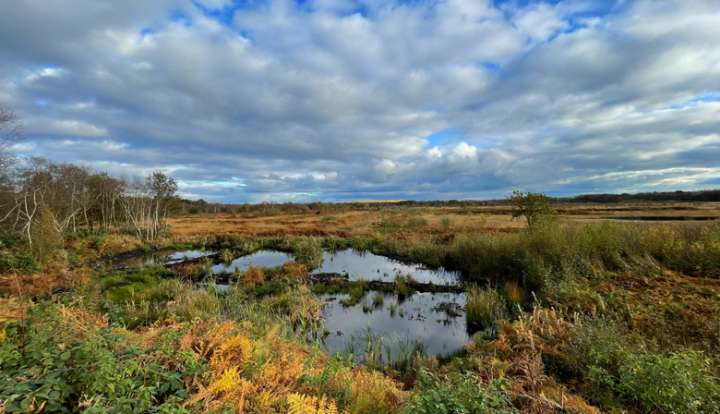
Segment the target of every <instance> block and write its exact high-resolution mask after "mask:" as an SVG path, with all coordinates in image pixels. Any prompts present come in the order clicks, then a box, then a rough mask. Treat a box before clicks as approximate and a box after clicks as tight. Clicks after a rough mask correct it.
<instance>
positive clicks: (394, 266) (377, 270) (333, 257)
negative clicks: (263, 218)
mask: <svg viewBox="0 0 720 414" xmlns="http://www.w3.org/2000/svg"><path fill="white" fill-rule="evenodd" d="M313 273H343V274H347V275H348V276H349V277H350V280H360V279H363V280H381V281H386V282H392V281H394V280H395V275H397V274H398V273H401V274H402V275H404V276H406V275H410V276H412V277H413V279H415V280H417V281H418V282H423V283H430V282H432V283H435V284H438V285H439V284H445V285H447V284H456V283H458V280H459V274H458V273H456V272H450V271H447V270H445V269H442V268H440V269H437V270H433V269H428V268H426V267H423V266H422V265H408V264H405V263H401V262H398V261H397V260H393V259H390V258H387V257H384V256H378V255H375V254H372V253H370V252H358V251H357V250H354V249H347V250H340V251H337V252H335V253H328V252H325V253H323V262H322V265H321V266H320V267H319V268H318V269H316V270H315V271H314V272H313Z"/></svg>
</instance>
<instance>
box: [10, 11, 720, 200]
mask: <svg viewBox="0 0 720 414" xmlns="http://www.w3.org/2000/svg"><path fill="white" fill-rule="evenodd" d="M714 3H715V2H714V1H712V0H707V1H701V0H700V1H694V2H686V1H680V0H673V1H664V2H656V1H650V0H638V1H634V2H622V1H618V2H600V1H597V2H592V1H579V2H555V1H553V2H542V1H533V2H520V1H517V2H516V1H503V2H500V1H497V2H491V1H489V0H488V1H467V0H448V1H443V2H431V1H413V2H408V1H400V0H397V1H391V2H388V1H378V0H357V1H351V0H311V1H304V2H296V1H291V0H261V1H253V2H233V1H225V0H200V1H195V2H192V1H189V0H153V1H147V2H133V1H131V2H123V3H118V2H112V1H90V0H71V1H62V2H61V1H59V0H48V1H39V0H28V1H23V2H18V4H16V5H14V6H13V7H12V8H8V10H6V11H4V13H3V14H2V15H0V45H1V46H2V47H0V100H1V101H2V102H3V103H4V104H6V105H10V106H12V107H13V109H15V110H16V112H18V114H19V115H20V116H21V117H22V119H23V123H24V130H25V133H26V138H27V141H26V142H25V143H23V144H22V145H19V146H16V148H15V151H16V152H19V153H21V154H24V155H40V156H47V157H50V158H53V159H58V160H63V161H73V162H79V163H84V164H87V165H90V166H93V167H94V168H98V169H103V170H107V171H110V172H112V173H116V174H128V175H133V174H143V173H145V172H146V171H152V170H153V169H156V168H160V169H165V170H167V171H172V173H173V174H174V175H176V176H177V177H178V179H179V182H180V187H181V191H183V194H187V195H192V196H194V197H204V198H208V199H212V200H226V201H264V200H273V199H277V200H281V199H282V200H312V199H339V200H345V199H352V198H359V199H368V198H392V199H397V198H418V199H430V198H469V197H497V196H502V195H504V194H507V193H508V192H509V191H510V190H511V189H513V188H524V189H533V190H539V191H548V192H551V193H556V194H568V193H577V192H587V191H613V190H615V189H627V188H632V189H637V190H654V189H658V190H659V189H675V188H688V189H690V188H701V187H703V186H711V185H714V184H713V183H715V182H716V179H715V178H714V177H715V176H713V175H712V174H715V173H714V172H707V169H712V168H715V165H716V163H717V161H716V160H717V159H720V132H718V131H720V117H718V115H719V114H720V99H718V98H717V96H720V90H718V88H719V87H718V86H717V85H720V45H718V43H717V42H716V41H715V39H717V38H718V36H720V11H719V10H718V9H717V7H716V4H714ZM450 130H451V131H454V132H453V133H452V134H443V133H441V132H442V131H450ZM428 137H432V139H429V138H428ZM646 171H655V172H657V173H653V174H644V173H643V172H646Z"/></svg>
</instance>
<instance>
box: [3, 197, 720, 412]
mask: <svg viewBox="0 0 720 414" xmlns="http://www.w3.org/2000/svg"><path fill="white" fill-rule="evenodd" d="M675 207H677V206H675ZM503 208H504V207H502V206H487V207H473V208H466V209H451V208H422V209H418V208H410V207H408V208H405V207H402V208H401V207H398V208H387V209H386V210H383V211H382V212H379V211H370V210H368V211H338V212H335V211H333V213H332V220H325V219H323V217H328V216H327V215H323V214H324V213H321V214H315V213H314V212H311V213H308V214H306V215H283V214H279V215H274V216H272V217H263V216H260V215H258V216H254V217H244V216H242V217H228V218H227V220H228V221H224V222H223V221H221V220H220V217H219V216H213V217H204V218H190V219H188V220H189V221H188V222H187V223H184V224H182V223H178V222H177V221H175V223H177V225H178V226H180V224H182V226H185V227H182V226H181V227H180V230H179V231H177V229H176V228H175V227H176V224H173V230H172V231H175V234H176V236H178V235H179V234H193V235H194V236H193V237H192V238H191V237H186V238H184V237H176V238H172V239H170V238H167V239H161V240H159V241H158V242H156V243H155V244H154V245H147V244H144V245H143V244H138V243H139V242H137V241H132V240H129V239H128V237H129V236H127V235H115V234H94V233H93V234H91V233H88V234H87V235H79V236H78V237H77V238H75V239H72V240H67V241H66V242H65V246H66V251H67V255H66V257H67V261H65V259H62V260H60V259H58V261H55V262H52V263H49V264H50V265H51V266H54V267H55V268H57V271H52V272H49V271H45V270H46V269H42V268H41V266H39V265H37V261H36V262H35V263H33V260H34V259H33V258H32V255H31V254H30V253H29V251H28V250H27V249H25V248H24V247H23V245H22V242H21V241H18V240H13V239H12V238H8V237H5V236H2V237H3V238H2V243H4V244H3V247H2V248H0V266H5V267H4V268H2V269H0V270H3V269H4V270H3V271H4V272H5V273H7V272H11V273H9V274H7V275H4V276H0V286H2V287H4V286H15V285H20V286H21V287H23V288H24V289H23V292H26V293H24V294H22V295H18V294H16V292H19V290H16V289H0V296H2V297H0V303H2V304H3V306H0V307H1V308H2V309H3V310H0V401H2V402H3V404H5V406H4V407H3V408H4V409H5V411H7V412H23V411H34V412H39V411H45V412H52V411H73V410H77V409H78V408H77V407H78V406H79V404H83V405H82V406H83V409H87V410H89V411H90V412H93V411H94V412H104V411H110V412H221V411H222V410H236V411H240V410H244V411H245V412H289V411H290V410H295V411H298V412H319V411H322V410H325V411H332V410H336V411H338V412H349V413H366V412H377V413H397V412H418V413H423V412H438V413H442V412H553V411H556V410H558V406H559V405H561V406H563V407H565V410H566V411H567V412H593V411H592V410H600V411H602V412H683V413H685V412H687V413H710V412H717V411H719V410H720V406H719V404H720V402H718V397H717V396H718V395H720V382H719V381H718V374H719V373H720V357H718V355H720V225H718V223H713V222H702V223H682V224H672V223H664V222H652V223H649V222H648V223H605V222H592V223H591V222H589V220H590V219H592V217H595V216H599V215H603V216H612V215H614V214H622V215H628V216H632V215H633V214H641V212H640V211H636V209H637V208H636V207H634V206H612V207H607V206H604V207H593V206H577V207H575V206H572V207H570V208H565V207H563V208H560V209H558V210H560V211H561V215H560V217H559V219H558V221H557V222H556V223H550V224H547V225H538V226H536V227H535V228H534V229H532V230H527V229H524V228H523V224H522V222H520V221H519V220H518V221H512V220H510V218H509V212H508V211H505V210H503ZM656 208H657V211H653V215H660V216H661V215H664V214H669V215H670V214H700V213H702V214H703V215H707V214H708V211H715V210H713V209H716V207H715V206H705V205H702V206H696V207H694V208H697V209H698V210H697V211H696V212H695V213H693V212H692V211H691V210H688V207H687V206H679V207H678V209H677V210H670V209H669V207H666V206H662V205H658V206H656ZM491 209H497V211H494V210H491ZM614 209H617V212H615V211H614ZM633 209H635V210H633ZM568 211H569V213H568ZM693 211H694V210H693ZM500 215H502V217H505V218H501V216H500ZM419 219H422V220H419ZM176 220H178V219H176ZM223 220H225V219H223ZM199 226H207V227H206V228H205V227H204V228H202V230H203V231H202V232H203V233H204V232H206V231H210V232H212V231H213V229H215V228H217V226H220V227H222V231H219V232H218V234H206V235H202V236H199V237H196V236H195V235H197V234H198V230H199V229H200V227H199ZM243 226H246V227H243ZM238 228H242V231H235V230H236V229H238ZM193 229H194V230H193ZM193 232H194V233H193ZM229 232H231V233H233V234H227V233H229ZM220 233H226V234H220ZM6 239H7V241H6ZM122 246H128V247H129V248H131V249H137V248H139V247H145V248H147V249H148V250H157V249H160V248H168V247H177V248H181V249H191V248H192V249H194V248H206V249H209V250H215V251H218V252H221V256H226V257H227V258H230V257H237V256H238V255H243V254H247V253H251V252H254V251H257V250H259V249H265V248H268V249H277V250H281V251H285V252H289V253H292V254H293V255H294V257H295V258H296V259H297V262H296V263H293V264H288V265H285V266H283V267H279V268H275V269H265V270H259V269H258V270H252V271H249V273H250V275H248V274H247V273H248V272H245V273H244V274H242V275H239V276H240V282H239V283H235V284H234V285H232V286H230V288H229V289H227V290H219V289H217V288H216V287H215V286H214V285H213V284H212V282H211V281H210V283H207V282H208V281H207V280H204V281H203V284H197V283H193V282H192V280H201V277H204V276H206V275H207V265H206V264H203V263H200V264H198V265H196V266H193V267H192V269H190V268H189V269H187V270H188V272H189V274H188V276H189V277H188V278H187V279H182V280H181V279H178V278H176V277H175V276H177V274H176V273H180V270H181V269H176V270H173V271H172V272H168V271H166V270H165V269H163V268H146V269H143V270H142V271H140V272H135V273H122V272H107V271H104V270H102V268H101V267H100V268H97V269H91V268H90V267H89V266H88V265H89V264H90V263H92V262H93V261H96V260H97V258H99V257H101V256H104V255H106V254H107V253H108V252H118V251H119V249H121V248H122ZM323 248H326V249H330V250H337V249H344V248H354V249H358V250H361V251H370V252H373V253H376V254H381V255H386V256H389V257H393V258H397V259H400V260H404V261H412V262H419V263H423V264H425V265H428V266H438V265H442V266H444V267H446V268H448V269H453V270H459V271H462V272H463V274H464V275H465V276H466V278H467V280H468V281H469V282H471V283H474V284H476V285H478V286H492V287H493V288H490V287H486V288H478V287H472V288H470V289H469V290H468V292H467V304H466V315H467V322H468V325H470V328H471V329H473V330H474V329H478V328H480V329H488V328H489V329H490V330H491V331H494V334H495V335H476V336H474V338H473V339H472V340H471V341H470V342H469V343H468V344H466V346H465V347H464V349H463V350H462V352H459V353H458V354H456V355H453V356H452V357H448V358H443V359H442V360H440V361H437V360H435V359H433V358H432V357H430V356H425V355H422V352H418V349H416V347H415V345H417V344H412V343H410V342H408V344H407V346H406V347H404V348H402V349H403V350H404V351H402V352H401V354H402V355H401V356H400V358H399V360H398V361H397V362H396V363H387V360H389V356H388V350H387V348H388V347H387V345H388V344H387V343H386V342H384V341H382V340H375V341H371V342H369V345H368V347H367V348H366V349H362V350H359V351H360V352H363V353H364V354H366V361H368V362H367V363H364V364H357V363H354V362H352V361H351V360H348V359H347V358H331V357H329V356H328V355H326V353H325V352H324V351H323V349H322V347H321V345H320V344H319V343H315V342H313V341H311V340H309V339H308V338H310V337H312V335H311V333H313V332H318V331H321V330H322V324H321V321H320V315H321V307H320V303H319V302H318V301H317V300H316V298H315V296H314V295H313V292H316V293H347V295H348V296H347V297H346V298H344V299H343V304H345V305H347V306H351V305H355V304H359V303H361V302H363V301H364V300H365V298H366V297H367V292H368V286H367V283H363V282H358V283H354V282H353V283H351V284H349V287H348V289H347V290H344V291H341V290H338V289H337V288H336V287H333V286H327V285H317V284H316V285H315V286H311V283H310V281H309V277H308V273H309V271H310V270H311V269H312V268H313V267H314V266H316V265H317V263H318V260H319V259H321V258H322V249H323ZM48 257H51V256H48ZM3 263H4V264H3ZM0 273H1V272H0ZM61 277H62V278H64V279H63V280H68V279H70V280H74V283H63V284H61V285H60V284H57V283H50V282H51V281H52V280H54V279H55V278H61ZM245 278H247V281H243V279H245ZM36 279H37V281H38V283H39V282H40V281H42V282H43V283H44V284H45V286H47V287H48V288H47V289H44V290H31V289H30V288H29V284H30V283H35V282H32V281H33V280H36ZM26 282H27V283H26ZM25 288H27V289H25ZM311 289H312V291H311ZM393 289H394V291H395V293H396V294H397V295H398V297H399V299H401V298H403V297H407V296H408V295H410V294H412V292H411V290H410V289H409V286H408V284H407V280H406V279H404V278H402V277H399V278H397V279H396V281H395V283H394V287H393ZM387 293H390V292H387ZM364 305H365V306H366V307H367V309H368V312H369V311H372V310H374V309H375V308H377V307H382V306H384V296H383V295H382V294H374V295H373V296H372V297H371V298H369V299H367V300H366V301H365V302H364ZM388 308H389V312H390V315H391V316H394V315H398V316H399V317H405V316H406V315H405V313H404V311H403V309H402V308H399V309H398V307H397V305H396V304H395V303H394V301H393V303H390V304H389V305H388ZM447 310H448V311H451V312H454V311H455V310H454V309H451V308H448V309H447ZM506 319H516V320H514V321H507V320H506ZM595 412H597V411H595Z"/></svg>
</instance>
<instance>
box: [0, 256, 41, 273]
mask: <svg viewBox="0 0 720 414" xmlns="http://www.w3.org/2000/svg"><path fill="white" fill-rule="evenodd" d="M39 271H40V264H39V263H38V262H37V260H35V258H34V257H33V256H31V255H29V254H23V253H11V252H0V273H9V272H19V273H25V274H29V273H34V272H39Z"/></svg>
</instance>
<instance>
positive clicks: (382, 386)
mask: <svg viewBox="0 0 720 414" xmlns="http://www.w3.org/2000/svg"><path fill="white" fill-rule="evenodd" d="M342 376H343V377H344V380H345V381H346V382H347V383H348V385H349V387H350V391H351V395H352V397H351V402H350V410H349V412H350V413H353V414H354V413H370V412H392V411H395V410H396V409H397V408H398V407H399V406H400V404H401V403H402V398H403V396H404V393H403V392H402V391H401V390H400V389H399V388H398V386H397V384H396V383H395V381H393V380H392V379H390V378H388V377H386V376H385V375H383V374H382V373H380V372H377V371H368V370H367V369H366V368H357V369H354V370H352V371H349V372H346V373H344V374H343V375H342Z"/></svg>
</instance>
